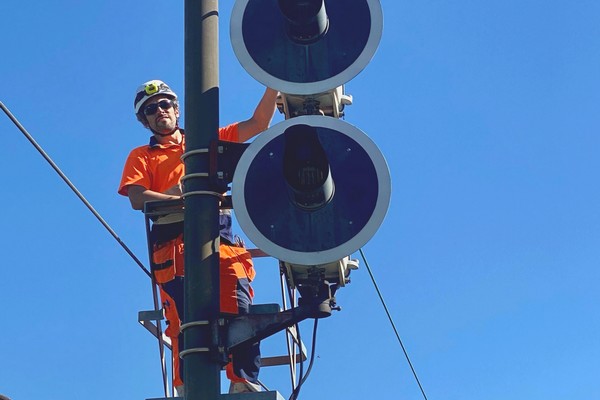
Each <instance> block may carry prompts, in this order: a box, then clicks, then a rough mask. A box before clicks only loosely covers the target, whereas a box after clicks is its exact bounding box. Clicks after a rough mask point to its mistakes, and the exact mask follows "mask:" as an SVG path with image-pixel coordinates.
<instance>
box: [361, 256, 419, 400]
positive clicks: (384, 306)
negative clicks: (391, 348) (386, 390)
mask: <svg viewBox="0 0 600 400" xmlns="http://www.w3.org/2000/svg"><path fill="white" fill-rule="evenodd" d="M360 255H361V256H362V258H363V261H364V262H365V266H366V267H367V271H368V272H369V276H370V277H371V281H372V282H373V286H375V290H376V291H377V295H378V296H379V300H380V301H381V304H382V305H383V309H384V310H385V313H386V314H387V317H388V319H389V320H390V324H391V325H392V329H393V330H394V333H395V334H396V338H397V339H398V343H400V347H401V348H402V352H403V353H404V357H406V361H408V365H409V366H410V370H411V371H412V374H413V376H414V377H415V380H416V381H417V384H418V385H419V389H420V390H421V394H422V395H423V398H424V399H425V400H427V395H426V394H425V390H423V386H422V385H421V381H420V380H419V377H418V376H417V372H416V371H415V368H414V367H413V365H412V362H411V361H410V357H409V356H408V352H407V351H406V348H405V347H404V344H403V343H402V339H400V334H399V333H398V329H396V324H394V320H393V319H392V315H391V314H390V311H389V310H388V308H387V305H386V304H385V300H384V299H383V295H382V294H381V291H380V290H379V286H378V285H377V282H375V277H374V276H373V272H372V271H371V267H369V262H368V261H367V258H366V257H365V253H364V252H363V250H362V249H360Z"/></svg>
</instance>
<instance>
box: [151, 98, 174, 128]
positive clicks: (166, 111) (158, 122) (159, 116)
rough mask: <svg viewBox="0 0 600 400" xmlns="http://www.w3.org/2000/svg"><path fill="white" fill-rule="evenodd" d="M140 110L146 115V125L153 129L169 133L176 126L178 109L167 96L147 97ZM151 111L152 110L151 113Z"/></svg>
mask: <svg viewBox="0 0 600 400" xmlns="http://www.w3.org/2000/svg"><path fill="white" fill-rule="evenodd" d="M148 106H150V107H148ZM157 106H158V107H157ZM142 111H143V112H144V115H145V116H146V120H147V121H148V126H149V127H150V128H151V129H152V130H154V131H157V132H160V133H170V132H172V131H173V130H174V129H175V128H176V127H177V118H179V109H178V108H177V107H175V106H174V104H173V102H172V100H171V99H170V98H169V97H167V96H156V97H153V98H151V99H149V100H148V101H147V102H145V103H144V105H143V106H142ZM149 111H150V112H151V113H150V114H149V113H148V112H149ZM152 111H154V112H153V113H152Z"/></svg>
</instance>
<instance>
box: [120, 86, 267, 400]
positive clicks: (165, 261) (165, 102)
mask: <svg viewBox="0 0 600 400" xmlns="http://www.w3.org/2000/svg"><path fill="white" fill-rule="evenodd" d="M276 98H277V92H276V91H274V90H272V89H269V88H267V89H266V90H265V92H264V94H263V96H262V98H261V100H260V101H259V103H258V105H257V106H256V109H255V111H254V113H253V115H252V117H250V118H249V119H247V120H245V121H242V122H237V123H233V124H230V125H227V126H225V127H223V128H220V129H219V139H220V140H227V141H232V142H245V141H247V140H249V139H250V138H252V137H254V136H256V135H257V134H259V133H260V132H262V131H264V130H266V129H267V128H268V127H269V124H270V123H271V119H272V118H273V114H274V112H275V107H276V105H275V100H276ZM134 110H135V114H136V117H137V119H138V120H139V121H140V122H141V123H142V125H144V127H146V128H147V129H149V130H150V131H151V132H152V136H151V137H150V143H149V144H148V145H144V146H140V147H137V148H135V149H133V150H132V151H131V153H130V154H129V156H128V158H127V161H126V162H125V167H124V169H123V175H122V178H121V183H120V185H119V190H118V192H119V194H121V195H123V196H127V197H128V198H129V201H130V202H131V206H132V207H133V209H135V210H143V208H144V203H145V202H146V201H156V200H177V199H181V196H182V187H181V178H182V177H183V176H184V174H185V171H184V164H183V162H182V160H181V156H182V155H183V153H184V152H185V134H184V130H183V129H182V128H180V127H179V116H180V112H179V102H178V97H177V95H176V94H175V92H173V90H171V88H170V87H169V86H168V85H167V84H165V83H164V82H162V81H160V80H152V81H148V82H146V83H144V84H142V85H141V86H140V87H139V88H138V89H137V91H136V96H135V100H134ZM219 222H220V246H219V254H220V288H219V290H220V312H221V313H222V314H224V315H239V314H246V313H248V310H249V307H250V304H251V303H252V298H253V296H254V293H253V290H252V287H251V285H250V283H251V282H252V280H253V279H254V277H255V271H254V267H253V264H252V259H251V257H250V254H249V253H248V251H246V249H245V248H244V247H243V245H242V244H241V243H240V242H239V241H238V240H236V239H235V238H234V235H233V233H232V230H231V214H230V213H228V212H221V214H220V215H219ZM150 243H151V246H152V260H151V267H152V274H153V277H154V280H155V281H156V283H157V284H158V286H159V288H160V294H161V301H162V304H163V308H164V310H165V317H166V319H167V323H168V327H167V329H166V330H165V334H166V335H167V336H168V337H169V338H170V339H171V341H172V354H173V370H174V376H173V385H174V386H175V388H176V391H177V393H178V394H181V395H183V380H182V371H183V368H182V365H181V362H180V360H179V352H180V350H181V348H180V345H181V344H182V340H181V338H182V335H181V333H180V326H181V319H180V316H182V315H183V312H182V311H183V287H184V286H183V279H184V266H183V260H184V257H183V251H184V249H183V221H182V220H179V221H177V220H175V221H173V220H172V219H170V220H166V221H164V222H163V221H160V220H159V221H155V223H154V224H153V226H152V232H151V235H150ZM231 359H232V362H230V363H228V364H227V367H226V372H227V377H228V378H229V379H230V380H231V385H230V393H239V392H247V391H257V390H259V386H258V385H257V382H258V381H257V380H258V372H259V368H260V349H259V346H258V344H255V345H252V346H247V347H245V348H241V349H238V350H236V351H234V352H232V357H231Z"/></svg>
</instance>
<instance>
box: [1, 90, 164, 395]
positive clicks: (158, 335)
mask: <svg viewBox="0 0 600 400" xmlns="http://www.w3.org/2000/svg"><path fill="white" fill-rule="evenodd" d="M0 108H2V111H4V113H5V114H6V115H7V116H8V118H10V120H11V121H12V122H13V123H14V124H15V126H16V127H17V128H18V129H19V130H20V131H21V133H23V135H25V137H26V138H27V140H29V142H30V143H31V144H32V145H33V147H35V148H36V150H37V151H38V152H39V153H40V154H41V155H42V157H44V159H45V160H46V161H47V162H48V163H49V164H50V166H51V167H52V168H53V169H54V171H56V173H57V174H58V175H59V176H60V177H61V178H62V180H63V181H64V182H65V183H66V184H67V186H69V188H70V189H71V190H72V191H73V192H74V193H75V195H76V196H77V197H78V198H79V199H80V200H81V201H82V202H83V203H84V204H85V206H86V207H87V208H88V210H90V211H91V213H92V214H93V215H94V216H95V217H96V219H97V220H98V221H100V223H101V224H102V226H104V228H106V230H107V231H108V232H109V233H110V234H111V235H112V237H113V238H114V239H115V240H116V241H117V242H118V243H119V244H120V245H121V247H122V248H123V249H124V250H125V251H126V252H127V254H129V256H130V257H131V258H132V259H133V261H134V262H135V263H136V264H137V265H138V266H139V267H140V268H141V269H142V271H144V273H145V274H146V275H148V277H150V279H152V289H153V299H154V309H155V310H158V309H159V307H158V300H157V294H156V285H155V282H154V279H153V278H152V274H151V273H150V271H149V270H148V269H147V268H146V267H145V266H144V264H143V263H142V262H141V261H140V259H139V258H137V256H136V255H135V254H134V253H133V251H132V250H131V249H130V248H129V247H128V246H127V245H126V244H125V243H124V242H123V241H122V240H121V238H120V237H119V236H118V235H117V233H116V232H115V231H114V230H113V229H112V228H111V226H110V225H109V224H108V223H107V222H106V221H105V220H104V218H102V216H101V215H100V214H99V213H98V211H96V209H95V208H94V207H93V206H92V205H91V204H90V202H89V201H88V200H87V199H86V198H85V196H83V194H81V192H80V191H79V190H78V189H77V187H76V186H75V185H74V184H73V183H72V182H71V180H70V179H69V178H68V177H67V176H66V175H65V174H64V173H63V172H62V170H61V169H60V168H59V167H58V165H56V163H55V162H54V161H53V160H52V158H50V156H49V155H48V154H47V153H46V152H45V151H44V149H43V148H42V147H41V146H40V145H39V144H38V143H37V142H36V140H35V139H34V138H33V136H31V134H30V133H29V132H28V131H27V129H25V127H24V126H23V125H22V124H21V123H20V122H19V120H18V119H17V118H16V117H15V116H14V115H13V114H12V113H11V112H10V110H9V109H8V108H7V107H6V106H5V105H4V103H2V102H1V101H0ZM157 329H158V333H157V338H158V342H159V351H160V358H161V369H162V375H163V388H164V391H165V396H166V397H168V394H169V393H168V392H169V390H168V385H167V381H166V379H167V375H166V369H165V368H166V367H165V363H164V348H163V342H162V329H161V324H160V321H157Z"/></svg>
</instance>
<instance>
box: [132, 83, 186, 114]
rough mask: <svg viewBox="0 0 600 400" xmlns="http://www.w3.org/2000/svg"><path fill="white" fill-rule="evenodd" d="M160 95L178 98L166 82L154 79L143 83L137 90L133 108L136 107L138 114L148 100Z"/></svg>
mask: <svg viewBox="0 0 600 400" xmlns="http://www.w3.org/2000/svg"><path fill="white" fill-rule="evenodd" d="M158 95H167V96H171V97H173V98H174V99H177V95H176V94H175V92H174V91H172V90H171V88H170V87H169V86H168V85H167V84H166V83H164V82H163V81H159V80H157V79H154V80H151V81H148V82H146V83H143V84H142V85H140V87H138V88H137V90H136V91H135V100H134V101H133V108H134V109H135V113H136V114H138V113H139V112H140V108H141V107H142V104H144V102H145V101H146V100H148V99H149V98H151V97H154V96H158Z"/></svg>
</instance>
